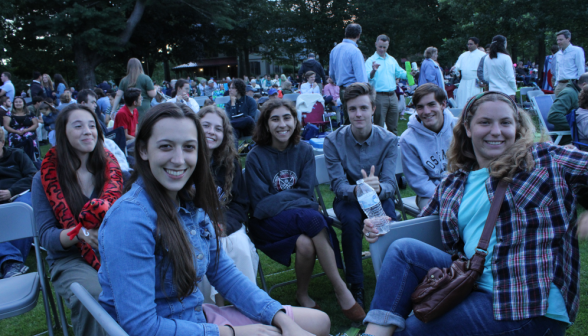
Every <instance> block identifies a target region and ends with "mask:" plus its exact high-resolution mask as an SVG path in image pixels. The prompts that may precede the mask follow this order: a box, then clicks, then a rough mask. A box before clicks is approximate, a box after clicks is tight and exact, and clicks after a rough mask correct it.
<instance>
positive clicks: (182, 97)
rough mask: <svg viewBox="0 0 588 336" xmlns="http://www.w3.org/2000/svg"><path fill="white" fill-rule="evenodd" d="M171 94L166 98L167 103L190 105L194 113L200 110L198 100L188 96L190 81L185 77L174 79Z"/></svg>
mask: <svg viewBox="0 0 588 336" xmlns="http://www.w3.org/2000/svg"><path fill="white" fill-rule="evenodd" d="M171 96H172V98H171V99H168V100H167V102H168V103H180V104H186V105H188V106H190V108H191V109H192V111H194V113H196V112H198V110H200V105H198V102H197V101H196V100H194V98H190V83H189V82H188V81H187V80H185V79H178V80H177V81H176V85H175V88H174V90H173V91H172V94H171Z"/></svg>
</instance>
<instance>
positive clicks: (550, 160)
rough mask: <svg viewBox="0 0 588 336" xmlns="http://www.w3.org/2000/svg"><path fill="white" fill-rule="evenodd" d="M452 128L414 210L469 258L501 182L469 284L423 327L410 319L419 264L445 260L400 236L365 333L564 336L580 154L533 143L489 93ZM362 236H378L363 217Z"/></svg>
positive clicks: (582, 177)
mask: <svg viewBox="0 0 588 336" xmlns="http://www.w3.org/2000/svg"><path fill="white" fill-rule="evenodd" d="M453 132H454V136H453V139H454V141H453V143H452V145H451V147H450V149H449V151H448V154H447V156H448V160H447V161H448V171H449V172H450V174H449V175H448V176H447V178H446V179H445V180H443V181H442V182H441V184H439V186H437V189H436V191H435V194H434V195H433V198H432V199H431V201H430V202H429V204H428V205H427V206H426V207H425V208H424V209H423V211H422V212H421V216H427V215H432V214H434V213H439V217H440V220H441V227H440V229H441V237H442V241H443V244H444V246H445V250H446V251H450V252H456V253H458V254H460V255H461V256H463V255H465V256H466V257H467V258H471V257H472V255H473V254H474V253H475V251H476V246H477V245H478V242H479V240H480V237H481V234H482V230H483V228H484V224H485V221H486V218H487V216H488V213H489V211H490V204H491V202H492V199H493V198H494V193H495V191H496V188H497V185H498V182H499V181H500V180H502V179H504V180H506V181H508V182H509V185H508V188H507V190H506V196H505V198H504V201H503V203H502V207H501V210H500V215H499V218H498V220H497V223H496V227H495V229H494V232H493V235H492V237H491V239H490V245H489V248H488V255H487V256H486V263H485V265H484V272H483V273H482V275H481V276H480V278H479V279H478V281H477V285H478V286H477V289H476V290H474V291H473V292H472V293H471V294H470V295H469V296H468V297H467V298H466V299H465V300H464V301H463V302H461V303H460V304H459V305H458V306H456V307H455V308H453V309H452V310H450V311H448V312H446V313H445V315H443V316H441V317H439V318H437V319H436V320H433V321H430V322H428V323H426V324H425V323H423V322H421V321H420V320H418V319H417V318H416V317H415V316H409V314H410V311H411V309H412V304H411V294H412V293H413V292H414V289H415V288H416V286H417V285H418V284H419V283H420V282H421V281H422V280H423V277H424V276H425V274H426V273H427V271H428V270H429V269H431V268H432V267H450V265H451V262H452V260H451V255H450V254H448V253H445V252H444V251H441V250H438V249H436V248H434V247H432V246H430V245H427V244H425V243H422V242H420V241H417V240H414V239H409V238H405V239H399V240H397V241H395V242H394V243H392V244H391V245H390V247H389V249H388V252H387V254H386V257H385V259H384V262H383V267H382V271H381V272H380V275H379V277H378V284H377V287H376V292H375V295H374V300H373V301H372V306H371V310H370V312H369V313H368V315H367V317H366V319H365V320H364V322H365V323H368V327H367V329H366V334H365V335H377V336H381V335H391V334H393V333H394V335H433V334H434V335H499V334H500V335H507V334H508V335H564V334H565V330H566V328H567V327H568V326H569V325H570V324H571V323H573V322H574V320H575V319H576V316H577V313H578V306H579V301H580V292H579V284H580V258H579V251H578V240H577V238H576V217H577V215H576V198H577V195H576V192H577V191H578V190H579V188H582V187H586V185H588V153H586V152H581V151H578V150H576V149H574V148H565V147H560V146H554V145H553V144H551V143H534V141H533V140H534V136H535V128H534V127H533V123H532V121H531V119H530V117H529V116H528V115H527V113H526V112H525V111H522V110H519V109H517V107H516V105H515V103H514V101H513V100H512V99H511V98H510V97H508V96H507V95H506V94H504V93H502V92H496V91H489V92H485V93H481V94H479V95H477V96H475V97H473V98H472V99H471V100H470V101H469V103H468V105H467V106H466V107H465V108H464V111H463V112H462V115H461V117H460V119H459V123H458V125H457V126H456V127H455V128H454V131H453ZM364 233H365V234H366V236H367V238H368V241H369V242H374V241H375V240H377V237H374V234H375V233H377V231H374V230H373V228H372V225H371V223H370V221H369V220H367V221H366V225H365V226H364Z"/></svg>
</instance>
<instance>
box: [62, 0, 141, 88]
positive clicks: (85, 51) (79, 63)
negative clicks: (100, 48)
mask: <svg viewBox="0 0 588 336" xmlns="http://www.w3.org/2000/svg"><path fill="white" fill-rule="evenodd" d="M146 1H147V0H137V2H135V7H134V8H133V12H132V13H131V16H130V17H129V18H128V20H127V23H126V27H125V30H124V31H123V32H122V33H121V34H120V36H119V39H118V45H119V46H121V47H124V46H125V45H126V44H127V43H128V42H129V40H130V39H131V36H132V35H133V32H134V31H135V27H136V26H137V24H138V23H139V21H141V17H142V16H143V12H144V11H145V5H146ZM72 47H73V51H74V61H75V63H76V69H77V72H78V87H79V88H78V89H80V90H81V89H93V88H94V87H95V86H96V74H95V72H94V71H95V70H96V67H97V66H98V65H99V64H100V63H102V61H103V60H104V58H103V57H102V56H99V55H98V54H97V52H96V51H95V50H90V48H89V47H88V44H87V43H85V42H81V41H76V38H75V37H74V38H73V41H72Z"/></svg>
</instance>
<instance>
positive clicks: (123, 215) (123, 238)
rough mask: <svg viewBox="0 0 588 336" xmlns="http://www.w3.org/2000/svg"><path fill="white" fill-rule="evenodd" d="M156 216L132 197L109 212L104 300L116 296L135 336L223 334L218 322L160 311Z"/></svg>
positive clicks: (103, 238)
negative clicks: (161, 314)
mask: <svg viewBox="0 0 588 336" xmlns="http://www.w3.org/2000/svg"><path fill="white" fill-rule="evenodd" d="M154 220H155V218H154V217H153V216H150V215H149V214H148V213H147V211H146V210H145V209H144V208H143V205H141V204H138V203H136V202H133V201H129V200H123V201H122V202H117V203H115V205H114V206H113V207H112V208H111V209H110V211H109V212H108V214H107V215H106V218H105V219H104V221H103V223H102V226H101V227H100V231H99V235H98V239H99V241H98V245H99V247H100V256H101V258H102V266H101V268H100V272H99V280H100V284H101V285H102V287H103V288H102V294H101V295H100V299H101V301H102V300H103V297H105V296H111V297H112V301H113V302H114V309H115V312H116V317H115V318H116V320H117V321H118V323H119V324H120V325H121V327H122V328H123V329H124V330H125V331H127V332H128V333H129V334H131V335H144V336H149V335H153V336H155V335H157V336H168V335H169V336H172V335H192V336H209V335H210V336H218V335H219V330H218V327H217V326H216V325H214V324H209V323H195V322H191V321H186V320H181V319H173V320H172V319H168V318H164V317H162V316H160V315H159V314H158V313H157V309H156V307H157V305H156V303H155V289H156V280H155V277H156V276H157V274H156V259H155V236H154V232H153V229H152V226H153V223H150V222H151V221H154ZM104 299H107V298H104Z"/></svg>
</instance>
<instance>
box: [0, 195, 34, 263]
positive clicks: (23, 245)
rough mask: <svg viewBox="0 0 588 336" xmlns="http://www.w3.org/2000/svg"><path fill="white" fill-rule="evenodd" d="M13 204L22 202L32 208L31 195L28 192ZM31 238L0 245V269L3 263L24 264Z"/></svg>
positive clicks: (29, 248)
mask: <svg viewBox="0 0 588 336" xmlns="http://www.w3.org/2000/svg"><path fill="white" fill-rule="evenodd" d="M14 202H22V203H26V204H28V205H30V206H32V201H31V193H30V192H28V193H26V194H24V195H22V196H20V197H18V198H17V199H15V200H14ZM32 244H33V238H32V237H29V238H23V239H17V240H12V241H8V242H2V243H0V269H1V267H2V265H3V264H4V262H5V261H17V262H21V263H24V261H25V260H26V259H27V256H28V255H29V251H30V250H31V245H32Z"/></svg>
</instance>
